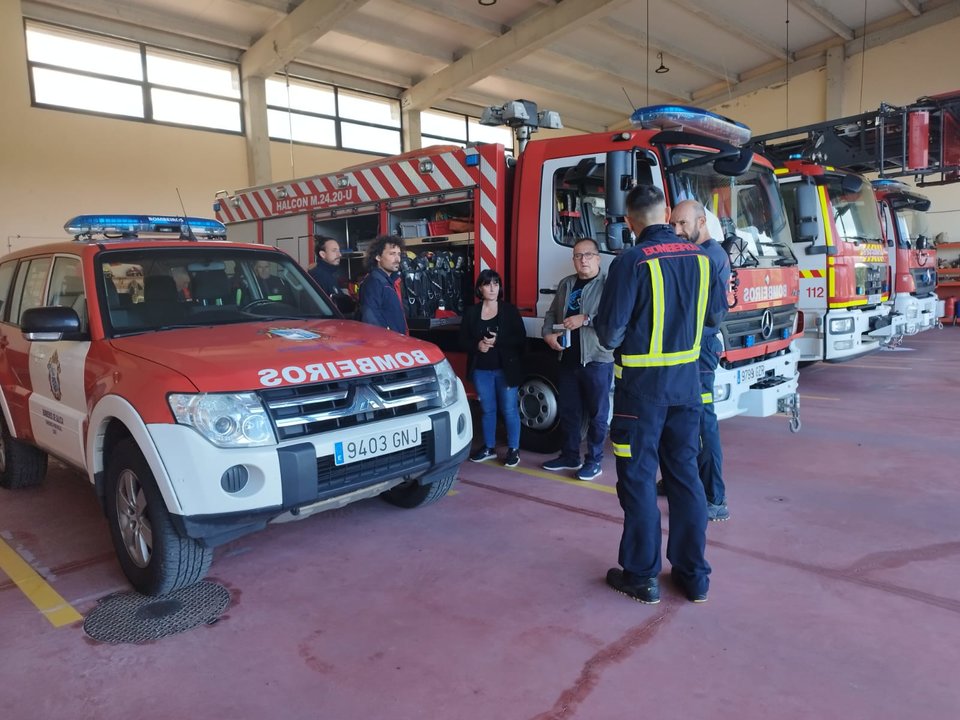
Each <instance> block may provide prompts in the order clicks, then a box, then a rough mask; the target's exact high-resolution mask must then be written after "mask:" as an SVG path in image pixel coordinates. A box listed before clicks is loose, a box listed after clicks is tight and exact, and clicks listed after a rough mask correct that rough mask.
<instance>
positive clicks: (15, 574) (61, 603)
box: [0, 539, 83, 627]
mask: <svg viewBox="0 0 960 720" xmlns="http://www.w3.org/2000/svg"><path fill="white" fill-rule="evenodd" d="M0 570H2V571H3V572H4V573H6V575H7V576H8V577H9V578H10V579H11V580H12V581H13V582H15V583H16V584H17V587H19V588H20V590H21V591H22V592H23V594H24V595H26V596H27V599H28V600H29V601H30V602H32V603H33V604H34V605H36V607H37V610H39V611H40V612H41V613H42V614H43V616H44V617H45V618H46V619H47V620H49V621H50V624H51V625H53V626H54V627H61V626H63V625H69V624H70V623H75V622H76V621H77V620H83V616H82V615H81V614H80V613H78V612H77V611H76V610H74V609H73V607H72V606H71V605H70V603H68V602H67V601H66V600H64V599H63V598H62V597H60V594H59V593H58V592H57V591H56V590H54V589H53V588H52V587H50V585H49V584H48V583H47V581H46V580H44V579H43V578H42V577H40V575H39V574H38V573H37V571H36V570H34V569H33V568H32V567H30V565H29V563H27V562H26V561H25V560H24V559H23V558H22V557H20V556H19V555H18V554H17V552H16V551H15V550H14V549H13V548H12V547H10V546H9V545H7V544H6V543H5V542H4V541H3V540H2V539H0Z"/></svg>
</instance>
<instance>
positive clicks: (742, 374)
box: [737, 363, 767, 384]
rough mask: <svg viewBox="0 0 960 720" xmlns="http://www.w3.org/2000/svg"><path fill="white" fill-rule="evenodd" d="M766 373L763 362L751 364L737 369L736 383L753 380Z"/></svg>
mask: <svg viewBox="0 0 960 720" xmlns="http://www.w3.org/2000/svg"><path fill="white" fill-rule="evenodd" d="M766 374H767V368H766V365H764V364H763V363H758V364H757V365H751V366H750V367H747V368H743V369H742V370H738V371H737V384H740V383H752V382H755V381H757V380H759V379H760V378H762V377H763V376H764V375H766Z"/></svg>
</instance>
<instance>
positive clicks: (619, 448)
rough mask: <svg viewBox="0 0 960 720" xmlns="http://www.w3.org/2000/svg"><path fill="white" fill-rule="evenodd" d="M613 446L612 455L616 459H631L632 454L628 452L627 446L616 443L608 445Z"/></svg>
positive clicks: (628, 447)
mask: <svg viewBox="0 0 960 720" xmlns="http://www.w3.org/2000/svg"><path fill="white" fill-rule="evenodd" d="M610 444H611V445H613V454H614V455H616V456H617V457H633V452H632V451H631V450H630V446H629V445H618V444H617V443H610Z"/></svg>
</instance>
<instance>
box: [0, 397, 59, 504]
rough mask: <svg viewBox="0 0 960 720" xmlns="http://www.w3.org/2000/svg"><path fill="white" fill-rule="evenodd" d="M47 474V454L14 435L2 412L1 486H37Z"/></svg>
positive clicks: (0, 438)
mask: <svg viewBox="0 0 960 720" xmlns="http://www.w3.org/2000/svg"><path fill="white" fill-rule="evenodd" d="M46 474H47V454H46V453H45V452H44V451H43V450H40V449H39V448H36V447H34V446H33V445H27V444H26V443H25V442H22V441H20V440H17V439H16V438H15V437H13V435H11V434H10V431H9V430H8V429H7V423H6V421H5V420H4V419H3V414H2V413H0V487H4V488H7V489H8V490H17V489H19V488H27V487H36V486H37V485H39V484H40V481H41V480H43V476H44V475H46Z"/></svg>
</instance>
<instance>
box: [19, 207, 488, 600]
mask: <svg viewBox="0 0 960 720" xmlns="http://www.w3.org/2000/svg"><path fill="white" fill-rule="evenodd" d="M65 227H66V228H67V230H68V231H69V232H71V234H74V235H75V236H76V237H77V239H76V240H74V241H73V242H63V243H57V244H51V245H45V246H42V247H33V248H30V249H26V250H21V251H19V252H16V253H13V254H11V255H8V256H6V257H5V258H2V259H0V303H2V304H0V383H2V392H0V405H2V419H0V433H2V441H0V486H2V487H5V488H18V487H26V486H30V485H35V484H37V483H39V482H40V481H41V479H42V478H43V475H44V473H45V471H46V465H47V454H48V453H49V454H51V455H53V456H55V457H57V458H59V459H60V460H62V461H63V462H65V463H68V464H70V465H73V466H75V467H77V468H79V469H80V470H82V471H84V472H85V473H86V474H87V475H88V477H89V479H90V482H91V483H92V484H93V486H94V488H95V490H96V493H97V495H98V497H99V498H100V499H101V501H102V504H103V507H104V510H105V512H106V515H107V520H108V522H109V526H110V532H111V536H112V538H113V543H114V546H115V549H116V552H117V556H118V558H119V560H120V565H121V566H122V568H123V571H124V573H125V574H126V576H127V577H128V578H129V580H130V582H131V583H132V584H133V585H134V587H136V588H137V589H138V590H139V591H141V592H143V593H146V594H151V595H159V594H164V593H167V592H170V591H172V590H175V589H177V588H180V587H184V586H187V585H190V584H192V583H194V582H197V581H198V580H200V579H201V578H203V576H204V575H205V574H206V572H207V570H208V568H209V567H210V563H211V561H212V557H213V551H212V548H213V547H214V546H216V545H218V544H221V543H224V542H226V541H229V540H231V539H233V538H236V537H238V536H240V535H242V534H245V533H248V532H252V531H255V530H258V529H261V528H263V527H264V526H265V524H266V523H267V522H269V521H271V520H274V519H277V518H280V517H285V518H288V517H290V516H291V515H294V516H305V515H308V514H311V513H312V512H316V511H319V510H324V509H328V508H333V507H341V506H343V505H345V504H346V503H349V502H353V501H355V500H359V499H362V498H366V497H371V496H374V495H383V496H384V497H385V498H386V499H387V500H389V501H390V502H392V503H394V504H396V505H399V506H402V507H417V506H421V505H426V504H428V503H431V502H434V501H436V500H437V499H439V498H440V497H442V496H443V495H445V494H446V493H447V491H448V490H449V489H450V487H451V485H452V484H453V482H454V480H455V479H456V476H457V470H458V467H459V466H460V464H461V462H463V460H464V459H465V457H466V455H467V453H468V451H469V446H470V441H471V437H472V429H471V422H470V411H469V408H468V405H467V400H466V397H465V394H464V390H463V386H462V385H461V383H460V381H459V380H458V379H457V377H456V375H455V374H454V372H453V370H452V369H451V368H450V365H449V364H448V363H447V361H446V360H445V359H444V356H443V353H442V352H441V351H440V350H439V349H438V348H437V347H436V346H434V345H431V344H429V343H425V342H421V341H418V340H415V339H413V338H409V337H406V336H404V335H400V334H397V333H394V332H390V331H388V330H383V329H381V328H377V327H372V326H369V325H364V324H362V323H358V322H354V321H350V320H344V319H341V317H340V316H339V314H338V312H337V311H336V310H335V309H334V308H333V306H332V304H331V302H330V300H329V299H328V298H327V297H326V295H324V294H323V293H322V292H321V291H320V290H319V289H318V288H317V286H316V285H315V284H314V283H313V281H312V280H311V279H310V278H309V276H308V275H307V274H306V273H305V272H304V271H303V270H302V269H301V268H300V267H299V266H298V265H297V264H296V263H295V262H294V261H293V260H292V259H291V258H290V257H289V256H287V255H286V254H284V253H282V252H280V251H278V250H275V249H273V248H270V247H265V246H262V245H240V244H234V243H228V242H223V241H220V240H217V239H215V238H218V237H223V233H224V230H223V226H222V225H220V224H219V223H217V222H216V221H211V220H201V219H195V218H191V219H185V218H170V217H152V216H109V217H99V216H83V217H81V218H75V219H74V220H72V221H71V222H69V223H68V224H67V225H66V226H65ZM170 233H176V234H175V235H171V234H170ZM148 234H150V235H156V234H159V237H153V238H151V239H145V236H146V235H148ZM180 235H182V237H181V236H180ZM197 237H202V238H203V239H200V240H198V239H197ZM211 238H213V239H211Z"/></svg>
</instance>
